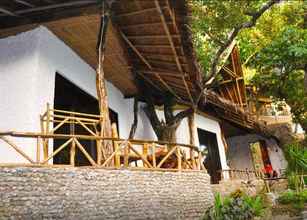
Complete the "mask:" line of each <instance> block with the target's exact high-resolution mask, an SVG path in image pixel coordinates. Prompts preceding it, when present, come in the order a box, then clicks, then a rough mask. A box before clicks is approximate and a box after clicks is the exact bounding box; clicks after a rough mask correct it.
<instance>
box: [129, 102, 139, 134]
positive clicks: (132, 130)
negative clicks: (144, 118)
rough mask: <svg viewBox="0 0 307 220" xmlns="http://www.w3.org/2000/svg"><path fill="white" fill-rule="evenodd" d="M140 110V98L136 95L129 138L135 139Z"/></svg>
mask: <svg viewBox="0 0 307 220" xmlns="http://www.w3.org/2000/svg"><path fill="white" fill-rule="evenodd" d="M138 112H139V98H138V97H134V104H133V116H134V118H133V123H132V125H131V129H130V133H129V139H133V138H134V135H135V132H136V129H137V126H138Z"/></svg>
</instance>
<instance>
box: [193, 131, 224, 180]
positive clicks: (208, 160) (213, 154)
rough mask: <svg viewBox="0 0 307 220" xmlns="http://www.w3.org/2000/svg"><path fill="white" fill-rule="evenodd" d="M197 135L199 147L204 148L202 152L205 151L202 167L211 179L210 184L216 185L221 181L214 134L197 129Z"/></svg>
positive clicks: (219, 161) (219, 162)
mask: <svg viewBox="0 0 307 220" xmlns="http://www.w3.org/2000/svg"><path fill="white" fill-rule="evenodd" d="M197 133H198V138H199V145H200V146H201V147H202V148H204V151H207V156H206V157H205V160H204V166H205V167H206V169H207V171H208V173H209V175H210V177H211V178H210V180H211V183H213V184H217V183H219V181H220V180H221V172H220V170H221V169H222V167H221V160H220V154H219V148H218V144H217V138H216V134H215V133H212V132H209V131H206V130H203V129H199V128H198V129H197Z"/></svg>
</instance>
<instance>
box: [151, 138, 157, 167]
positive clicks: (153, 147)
mask: <svg viewBox="0 0 307 220" xmlns="http://www.w3.org/2000/svg"><path fill="white" fill-rule="evenodd" d="M151 146H152V166H153V167H157V161H156V144H155V143H152V145H151Z"/></svg>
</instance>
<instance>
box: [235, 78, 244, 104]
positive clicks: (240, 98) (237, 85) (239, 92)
mask: <svg viewBox="0 0 307 220" xmlns="http://www.w3.org/2000/svg"><path fill="white" fill-rule="evenodd" d="M236 87H237V92H238V95H239V102H240V105H241V107H243V101H242V97H241V90H240V86H239V83H238V80H236Z"/></svg>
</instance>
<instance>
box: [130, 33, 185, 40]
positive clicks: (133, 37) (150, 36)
mask: <svg viewBox="0 0 307 220" xmlns="http://www.w3.org/2000/svg"><path fill="white" fill-rule="evenodd" d="M171 36H172V37H174V38H179V37H180V35H179V34H172V35H171ZM127 38H128V39H136V40H137V39H157V38H167V36H166V35H161V34H160V35H127Z"/></svg>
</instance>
